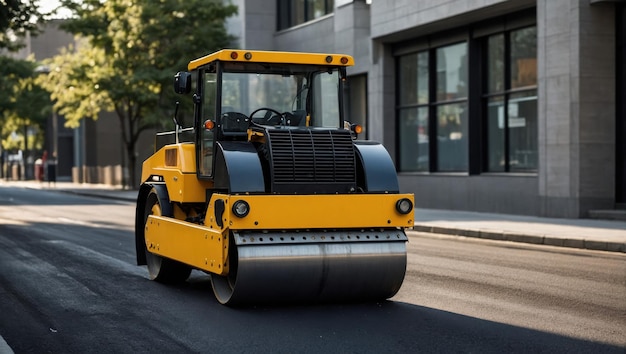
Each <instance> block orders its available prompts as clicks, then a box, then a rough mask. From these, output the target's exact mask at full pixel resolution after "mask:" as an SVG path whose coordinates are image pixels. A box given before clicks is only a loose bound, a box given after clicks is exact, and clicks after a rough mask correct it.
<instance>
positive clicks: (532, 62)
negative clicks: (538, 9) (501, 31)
mask: <svg viewBox="0 0 626 354" xmlns="http://www.w3.org/2000/svg"><path fill="white" fill-rule="evenodd" d="M510 41H511V88H519V87H526V86H535V85H537V28H536V27H529V28H524V29H521V30H517V31H512V32H511V33H510Z"/></svg>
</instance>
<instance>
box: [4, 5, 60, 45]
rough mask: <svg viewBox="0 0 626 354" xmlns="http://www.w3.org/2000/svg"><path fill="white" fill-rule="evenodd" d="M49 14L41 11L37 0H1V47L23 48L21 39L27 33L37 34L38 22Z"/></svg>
mask: <svg viewBox="0 0 626 354" xmlns="http://www.w3.org/2000/svg"><path fill="white" fill-rule="evenodd" d="M48 15H50V14H42V13H41V12H39V10H38V9H37V1H36V0H0V49H3V48H4V49H8V50H9V51H14V50H17V49H19V48H21V47H22V46H23V43H22V42H21V41H20V40H19V39H20V38H23V37H24V36H25V35H26V34H27V33H30V34H31V35H35V34H37V33H38V32H39V28H38V23H41V22H42V21H44V20H45V19H46V17H47V16H48Z"/></svg>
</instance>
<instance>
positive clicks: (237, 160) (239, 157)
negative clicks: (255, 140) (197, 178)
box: [213, 141, 265, 194]
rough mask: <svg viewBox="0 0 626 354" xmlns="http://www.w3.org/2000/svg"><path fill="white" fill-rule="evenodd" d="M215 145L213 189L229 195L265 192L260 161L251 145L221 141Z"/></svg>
mask: <svg viewBox="0 0 626 354" xmlns="http://www.w3.org/2000/svg"><path fill="white" fill-rule="evenodd" d="M215 145H216V150H217V151H216V155H215V176H214V180H213V181H214V183H215V189H221V190H227V191H228V193H231V194H232V193H264V192H265V179H264V178H263V168H262V167H261V160H260V159H259V155H258V153H257V151H256V149H255V148H254V146H253V145H252V143H249V142H246V141H221V142H218V143H217V144H215Z"/></svg>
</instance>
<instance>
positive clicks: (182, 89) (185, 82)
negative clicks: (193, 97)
mask: <svg viewBox="0 0 626 354" xmlns="http://www.w3.org/2000/svg"><path fill="white" fill-rule="evenodd" d="M174 92H176V93H181V94H187V93H190V92H191V73H189V72H186V71H179V72H177V73H176V75H175V76H174Z"/></svg>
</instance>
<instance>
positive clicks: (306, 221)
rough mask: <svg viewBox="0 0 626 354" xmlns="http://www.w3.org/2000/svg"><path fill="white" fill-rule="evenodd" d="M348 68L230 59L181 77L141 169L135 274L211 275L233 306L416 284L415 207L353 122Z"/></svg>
mask: <svg viewBox="0 0 626 354" xmlns="http://www.w3.org/2000/svg"><path fill="white" fill-rule="evenodd" d="M351 65H354V59H353V58H352V57H351V56H349V55H343V54H326V53H299V52H278V51H252V50H230V49H224V50H220V51H218V52H215V53H212V54H209V55H206V56H203V57H201V58H197V59H194V60H191V61H190V62H189V64H188V67H187V71H184V72H178V73H176V75H175V76H174V90H175V92H176V93H178V94H181V95H188V96H189V97H190V98H191V99H190V100H189V102H192V103H190V104H193V112H194V113H193V124H191V122H187V124H185V122H182V121H183V119H179V118H178V117H177V114H176V113H175V114H174V125H175V129H174V131H171V132H163V133H157V136H156V138H155V152H154V153H153V154H152V155H151V156H150V157H149V158H147V159H146V160H145V161H144V163H143V166H142V171H141V185H140V188H139V191H138V197H137V205H136V216H135V245H136V256H137V264H138V265H146V266H147V269H148V274H149V278H150V279H152V280H155V281H157V282H162V283H176V282H184V281H186V280H187V279H188V277H189V276H190V273H191V271H192V270H199V271H202V272H205V273H207V274H209V275H210V280H211V284H212V288H213V292H214V294H215V297H216V299H217V301H218V302H219V303H221V304H224V305H229V306H233V305H244V306H245V305H254V304H261V303H279V304H280V303H286V302H290V303H292V302H297V303H319V302H355V301H358V302H362V301H379V300H385V299H388V298H390V297H392V296H394V295H395V294H396V293H397V292H398V290H399V289H400V287H401V285H402V282H403V280H404V276H405V272H406V242H407V241H408V239H407V236H406V233H405V230H406V229H407V228H410V227H412V226H413V205H414V197H413V195H412V194H406V193H404V194H403V193H400V190H399V184H398V178H397V174H396V169H395V166H394V163H393V161H392V159H391V157H390V155H389V153H388V152H387V150H386V149H385V148H384V147H383V146H382V145H381V144H380V143H377V142H373V141H367V140H361V139H359V136H358V134H359V133H360V131H361V129H362V128H361V127H360V126H359V125H356V124H352V123H350V119H349V117H344V94H345V92H344V85H345V84H346V81H347V80H348V77H347V75H346V70H347V67H349V66H351Z"/></svg>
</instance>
